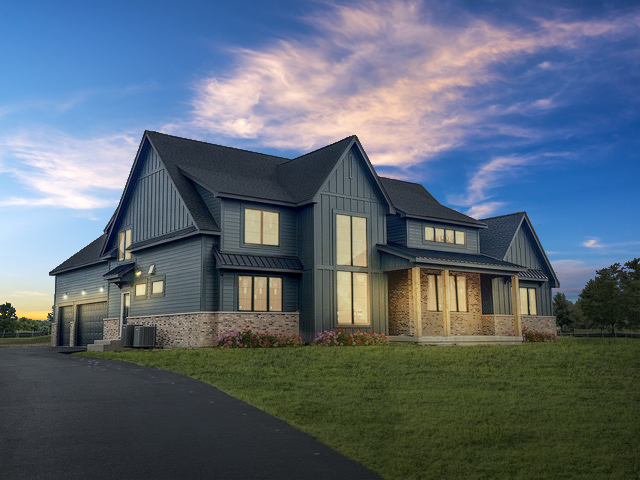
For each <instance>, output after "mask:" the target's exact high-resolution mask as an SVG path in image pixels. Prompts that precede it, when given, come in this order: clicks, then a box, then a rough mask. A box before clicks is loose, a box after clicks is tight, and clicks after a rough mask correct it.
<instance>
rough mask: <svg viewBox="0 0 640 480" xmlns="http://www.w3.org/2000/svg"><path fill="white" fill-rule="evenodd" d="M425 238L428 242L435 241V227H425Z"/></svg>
mask: <svg viewBox="0 0 640 480" xmlns="http://www.w3.org/2000/svg"><path fill="white" fill-rule="evenodd" d="M424 239H425V240H426V241H427V242H433V241H434V240H435V239H436V234H435V231H434V229H433V227H424Z"/></svg>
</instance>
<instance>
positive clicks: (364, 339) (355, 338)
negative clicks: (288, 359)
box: [311, 329, 389, 347]
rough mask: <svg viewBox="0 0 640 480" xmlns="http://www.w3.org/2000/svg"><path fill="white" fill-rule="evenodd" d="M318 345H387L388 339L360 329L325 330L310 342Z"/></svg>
mask: <svg viewBox="0 0 640 480" xmlns="http://www.w3.org/2000/svg"><path fill="white" fill-rule="evenodd" d="M311 344H312V345H316V346H318V347H346V346H350V345H388V344H389V340H387V337H385V336H384V335H382V334H379V333H365V332H361V331H360V330H356V331H355V332H345V331H344V330H343V329H338V330H336V331H333V330H325V331H324V332H320V333H318V334H317V335H316V337H315V338H314V339H313V342H311Z"/></svg>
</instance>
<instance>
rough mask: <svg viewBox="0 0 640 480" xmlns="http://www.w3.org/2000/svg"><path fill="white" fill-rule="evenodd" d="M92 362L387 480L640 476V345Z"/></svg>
mask: <svg viewBox="0 0 640 480" xmlns="http://www.w3.org/2000/svg"><path fill="white" fill-rule="evenodd" d="M82 355H87V356H95V357H102V358H110V359H118V360H125V361H130V362H135V363H139V364H141V365H148V366H152V367H157V368H161V369H166V370H171V371H174V372H178V373H182V374H185V375H189V376H191V377H194V378H197V379H200V380H202V381H204V382H207V383H210V384H211V385H214V386H216V387H218V388H220V389H221V390H224V391H225V392H228V393H229V394H231V395H233V396H235V397H237V398H240V399H242V400H245V401H247V402H249V403H251V404H252V405H255V406H257V407H258V408H260V409H262V410H264V411H266V412H268V413H270V414H273V415H275V416H277V417H279V418H282V419H284V420H286V421H287V422H289V423H290V424H292V425H294V426H296V427H297V428H299V429H300V430H303V431H305V432H308V433H310V434H311V435H313V436H314V437H316V438H318V439H320V440H321V441H323V442H324V443H326V444H327V445H329V446H331V447H333V448H335V449H336V450H338V451H340V452H342V453H344V454H345V455H347V456H349V457H351V458H353V459H354V460H356V461H358V462H360V463H362V464H363V465H365V466H367V467H369V468H371V469H372V470H374V471H377V472H379V473H380V474H381V475H382V476H383V477H385V478H465V479H467V478H522V479H530V478H554V479H555V478H621V479H632V478H639V475H640V453H639V452H640V341H639V340H635V339H572V338H568V339H561V340H559V341H558V342H557V343H544V344H524V345H522V346H517V347H504V346H502V347H497V346H493V347H419V346H411V345H394V346H390V347H338V348H317V347H304V348H288V349H255V350H244V349H242V350H240V349H238V350H214V349H200V350H168V351H127V352H119V353H109V354H94V353H92V354H89V353H83V354H82Z"/></svg>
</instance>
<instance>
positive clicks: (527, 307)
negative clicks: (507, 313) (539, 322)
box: [520, 287, 538, 315]
mask: <svg viewBox="0 0 640 480" xmlns="http://www.w3.org/2000/svg"><path fill="white" fill-rule="evenodd" d="M520 309H521V313H522V315H537V314H538V306H537V305H536V289H535V288H524V287H520Z"/></svg>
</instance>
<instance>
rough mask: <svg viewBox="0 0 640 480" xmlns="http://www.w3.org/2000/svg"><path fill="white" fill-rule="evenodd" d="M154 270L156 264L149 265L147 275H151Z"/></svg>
mask: <svg viewBox="0 0 640 480" xmlns="http://www.w3.org/2000/svg"><path fill="white" fill-rule="evenodd" d="M155 272H156V266H155V265H151V266H150V267H149V275H153V274H154V273H155Z"/></svg>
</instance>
